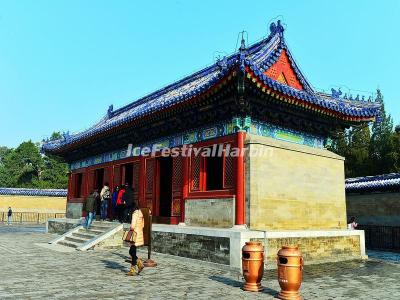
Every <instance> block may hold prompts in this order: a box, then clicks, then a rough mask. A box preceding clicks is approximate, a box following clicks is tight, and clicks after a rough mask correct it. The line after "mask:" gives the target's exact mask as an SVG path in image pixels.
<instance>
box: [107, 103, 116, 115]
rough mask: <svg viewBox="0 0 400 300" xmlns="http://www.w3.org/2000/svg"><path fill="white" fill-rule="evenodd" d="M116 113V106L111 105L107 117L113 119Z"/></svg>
mask: <svg viewBox="0 0 400 300" xmlns="http://www.w3.org/2000/svg"><path fill="white" fill-rule="evenodd" d="M113 111H114V105H112V104H111V105H110V106H109V107H108V110H107V117H108V118H111V117H112V112H113Z"/></svg>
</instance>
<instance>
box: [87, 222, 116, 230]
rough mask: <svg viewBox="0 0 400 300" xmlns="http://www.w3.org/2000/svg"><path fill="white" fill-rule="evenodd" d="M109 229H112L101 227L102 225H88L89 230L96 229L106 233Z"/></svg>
mask: <svg viewBox="0 0 400 300" xmlns="http://www.w3.org/2000/svg"><path fill="white" fill-rule="evenodd" d="M110 228H112V226H103V225H95V224H92V225H90V229H96V230H101V231H107V230H109V229H110Z"/></svg>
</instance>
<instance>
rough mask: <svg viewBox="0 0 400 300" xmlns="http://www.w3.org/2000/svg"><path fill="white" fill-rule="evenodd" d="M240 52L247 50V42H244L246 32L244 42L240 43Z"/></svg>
mask: <svg viewBox="0 0 400 300" xmlns="http://www.w3.org/2000/svg"><path fill="white" fill-rule="evenodd" d="M239 49H240V51H244V50H245V49H246V42H245V40H244V30H243V31H242V40H241V41H240V48H239Z"/></svg>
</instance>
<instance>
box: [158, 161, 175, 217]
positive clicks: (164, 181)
mask: <svg viewBox="0 0 400 300" xmlns="http://www.w3.org/2000/svg"><path fill="white" fill-rule="evenodd" d="M158 163H159V168H160V169H159V170H160V172H159V175H160V176H159V178H158V180H159V198H158V204H159V206H158V208H159V210H158V215H159V216H160V217H170V216H171V205H172V157H160V158H158Z"/></svg>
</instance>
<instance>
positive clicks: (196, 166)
mask: <svg viewBox="0 0 400 300" xmlns="http://www.w3.org/2000/svg"><path fill="white" fill-rule="evenodd" d="M200 168H201V156H199V155H198V156H193V157H192V163H191V175H192V176H191V177H192V187H191V188H192V191H198V190H200Z"/></svg>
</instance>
